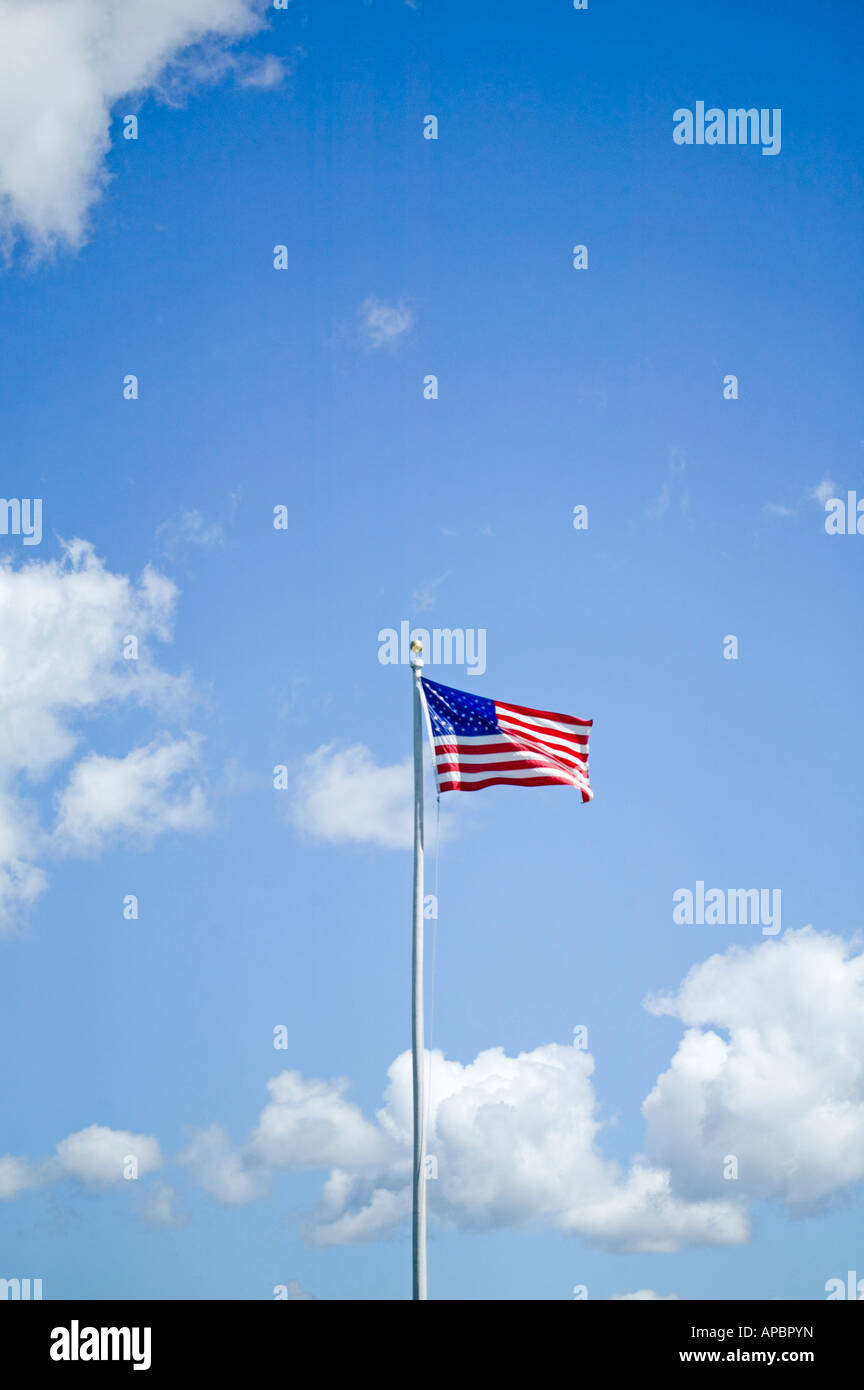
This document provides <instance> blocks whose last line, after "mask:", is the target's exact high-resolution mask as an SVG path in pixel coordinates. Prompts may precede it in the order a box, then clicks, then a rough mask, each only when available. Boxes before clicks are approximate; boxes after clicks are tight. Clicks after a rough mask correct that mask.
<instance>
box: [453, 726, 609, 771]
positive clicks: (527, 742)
mask: <svg viewBox="0 0 864 1390" xmlns="http://www.w3.org/2000/svg"><path fill="white" fill-rule="evenodd" d="M465 744H468V745H469V746H476V745H477V744H485V745H486V746H487V747H489V746H490V745H493V746H494V748H495V750H496V751H495V752H494V753H493V752H490V753H489V754H484V753H466V752H460V748H461V747H464V745H465ZM498 750H500V751H501V753H502V754H505V755H506V756H510V757H518V756H519V755H520V754H525V753H533V754H535V755H537V756H540V757H543V756H546V757H554V758H557V759H559V760H560V761H561V762H566V763H568V764H569V765H571V766H579V767H581V768H583V769H587V767H588V748H587V745H583V746H582V747H581V748H579V749H573V748H572V747H571V746H570V745H569V744H566V745H565V744H563V743H559V742H558V741H557V739H551V740H550V739H544V740H542V741H541V740H540V739H536V740H534V739H530V738H528V737H527V735H522V736H521V737H520V738H519V739H518V740H517V739H516V736H515V733H514V734H511V735H508V736H507V737H503V738H502V737H497V738H483V739H471V738H461V739H458V740H457V739H453V740H452V741H451V740H448V739H441V738H436V740H435V752H436V754H444V753H446V754H448V756H449V757H451V758H474V757H479V758H481V759H482V758H483V757H486V756H488V757H490V758H492V757H496V756H497V753H498Z"/></svg>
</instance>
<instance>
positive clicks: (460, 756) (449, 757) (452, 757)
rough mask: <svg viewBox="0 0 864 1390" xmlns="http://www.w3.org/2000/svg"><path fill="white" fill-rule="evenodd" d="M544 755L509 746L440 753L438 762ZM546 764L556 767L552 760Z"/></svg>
mask: <svg viewBox="0 0 864 1390" xmlns="http://www.w3.org/2000/svg"><path fill="white" fill-rule="evenodd" d="M542 757H543V754H542V752H529V751H528V750H526V749H524V748H509V749H507V750H506V751H504V750H502V751H501V752H500V753H439V754H438V756H437V758H436V762H438V763H441V762H458V763H459V764H460V766H461V765H462V764H468V763H512V762H514V761H516V760H518V759H519V758H521V759H522V760H523V761H524V760H525V759H526V758H534V759H535V760H536V759H538V758H542ZM545 765H546V766H549V767H554V766H555V765H556V764H554V763H551V762H550V763H546V764H545ZM559 766H560V764H559ZM564 771H565V772H569V771H570V769H569V768H564Z"/></svg>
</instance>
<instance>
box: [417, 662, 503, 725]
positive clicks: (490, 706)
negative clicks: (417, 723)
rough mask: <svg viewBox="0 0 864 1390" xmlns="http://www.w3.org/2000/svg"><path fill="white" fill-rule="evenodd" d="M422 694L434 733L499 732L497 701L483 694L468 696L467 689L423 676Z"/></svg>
mask: <svg viewBox="0 0 864 1390" xmlns="http://www.w3.org/2000/svg"><path fill="white" fill-rule="evenodd" d="M422 684H423V693H424V694H425V696H426V703H427V705H428V707H429V718H430V720H431V722H432V736H433V738H436V737H438V736H440V735H442V734H456V735H457V736H459V735H462V736H464V737H469V736H472V735H473V736H474V737H475V738H476V737H477V736H478V735H480V734H500V733H501V732H502V730H501V728H500V727H499V724H498V720H497V718H496V715H495V701H494V700H486V699H484V697H483V696H482V695H469V694H468V692H467V691H466V690H454V689H453V687H452V686H450V685H438V683H437V682H436V681H427V680H426V678H425V676H424V677H423V678H422Z"/></svg>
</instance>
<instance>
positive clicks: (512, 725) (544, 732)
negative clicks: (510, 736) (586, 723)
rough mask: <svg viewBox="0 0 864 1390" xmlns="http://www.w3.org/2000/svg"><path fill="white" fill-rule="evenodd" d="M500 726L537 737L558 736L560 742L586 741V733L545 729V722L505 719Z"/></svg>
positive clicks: (579, 742) (582, 742) (580, 742)
mask: <svg viewBox="0 0 864 1390" xmlns="http://www.w3.org/2000/svg"><path fill="white" fill-rule="evenodd" d="M499 724H500V727H501V728H502V729H504V730H505V732H506V731H507V730H509V729H518V730H520V731H521V732H523V733H527V734H534V735H535V736H536V737H537V738H560V739H561V742H562V743H578V744H586V745H587V743H588V735H587V734H582V733H579V734H575V733H574V734H571V733H568V732H567V730H566V729H547V728H546V725H545V724H528V723H525V722H524V721H523V720H521V719H509V718H508V719H506V720H502V721H499Z"/></svg>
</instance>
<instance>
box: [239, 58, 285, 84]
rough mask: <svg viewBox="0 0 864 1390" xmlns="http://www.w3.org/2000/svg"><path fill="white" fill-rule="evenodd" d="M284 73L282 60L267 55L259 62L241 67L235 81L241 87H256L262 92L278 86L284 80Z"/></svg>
mask: <svg viewBox="0 0 864 1390" xmlns="http://www.w3.org/2000/svg"><path fill="white" fill-rule="evenodd" d="M286 72H287V69H286V67H285V64H284V63H283V61H282V59H281V58H277V57H276V56H275V55H274V54H272V53H268V54H267V56H266V57H265V58H262V59H261V61H260V62H254V63H249V64H245V65H243V67H242V68H241V69H240V70H239V71H238V74H237V81H238V83H239V84H240V86H241V87H257V88H258V89H259V90H262V91H263V90H265V89H269V88H271V87H278V86H280V85H281V83H282V82H283V81H284V80H285V76H286Z"/></svg>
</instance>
